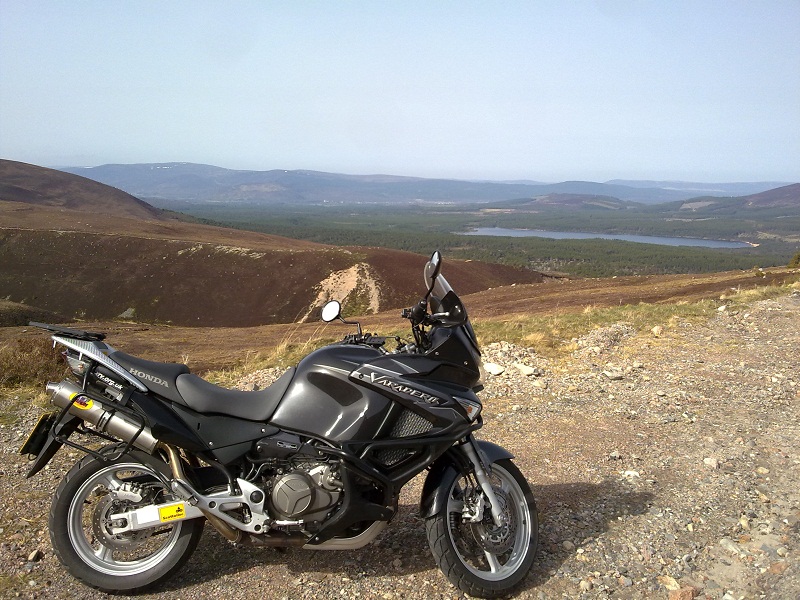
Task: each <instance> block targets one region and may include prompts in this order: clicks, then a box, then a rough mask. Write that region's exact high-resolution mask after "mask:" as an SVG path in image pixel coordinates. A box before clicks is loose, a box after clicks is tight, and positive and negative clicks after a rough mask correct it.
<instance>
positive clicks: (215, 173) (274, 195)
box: [62, 163, 770, 208]
mask: <svg viewBox="0 0 800 600" xmlns="http://www.w3.org/2000/svg"><path fill="white" fill-rule="evenodd" d="M62 170H63V171H66V172H68V173H74V174H78V175H82V176H84V177H89V178H91V179H94V180H96V181H99V182H102V183H105V184H107V185H111V186H114V187H117V188H119V189H122V190H125V191H126V192H128V193H130V194H133V195H134V196H137V197H139V198H146V199H148V200H149V201H150V202H152V203H154V204H155V205H157V206H161V207H168V208H180V206H181V203H205V202H236V203H258V204H261V203H284V204H287V203H288V204H306V203H308V204H322V203H409V202H422V203H424V202H430V203H454V204H457V203H471V202H472V203H474V202H497V201H502V200H510V199H515V198H534V197H538V196H547V195H550V194H582V195H590V196H608V197H612V198H617V199H619V200H622V201H625V202H640V203H644V204H653V203H661V202H672V201H679V200H688V199H690V198H692V197H695V196H698V195H699V194H700V193H703V194H710V195H714V196H717V195H718V196H730V195H732V194H731V190H732V189H733V188H729V187H726V186H728V185H729V184H719V185H718V184H714V187H715V188H719V191H703V192H698V190H697V189H695V187H696V186H697V185H700V184H687V186H686V189H681V186H680V185H679V184H678V183H675V182H660V183H659V182H652V184H653V185H649V183H648V182H625V183H620V182H613V181H612V182H607V183H596V182H591V181H566V182H563V183H554V184H542V183H535V182H492V181H461V180H451V179H423V178H417V177H399V176H392V175H342V174H336V173H323V172H319V171H302V170H301V171H287V170H272V171H239V170H231V169H223V168H220V167H215V166H211V165H200V164H193V163H154V164H133V165H103V166H99V167H65V168H63V169H62ZM661 183H664V184H666V183H669V185H668V186H667V185H661ZM645 184H646V185H645ZM731 185H733V184H731ZM735 185H751V186H755V187H754V188H752V189H748V191H747V192H745V193H754V192H761V191H765V190H767V189H769V185H770V184H735ZM765 186H766V187H765Z"/></svg>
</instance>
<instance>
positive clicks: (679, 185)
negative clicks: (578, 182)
mask: <svg viewBox="0 0 800 600" xmlns="http://www.w3.org/2000/svg"><path fill="white" fill-rule="evenodd" d="M606 183H607V184H609V185H623V186H627V187H633V188H658V189H662V190H673V191H676V190H677V191H682V192H688V193H691V194H693V195H694V196H746V195H749V194H758V193H759V192H764V191H767V190H772V189H775V188H778V187H784V186H787V185H789V182H787V181H756V182H740V183H697V182H691V181H649V180H641V181H637V180H628V179H612V180H611V181H606Z"/></svg>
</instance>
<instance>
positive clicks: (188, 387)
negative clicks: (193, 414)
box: [176, 367, 295, 421]
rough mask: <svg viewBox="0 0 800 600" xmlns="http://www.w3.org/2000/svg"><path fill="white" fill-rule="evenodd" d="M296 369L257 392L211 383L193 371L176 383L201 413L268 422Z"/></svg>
mask: <svg viewBox="0 0 800 600" xmlns="http://www.w3.org/2000/svg"><path fill="white" fill-rule="evenodd" d="M294 372H295V368H294V367H291V368H290V369H288V370H287V371H286V372H285V373H284V374H283V375H281V376H280V377H279V378H278V379H277V380H276V381H275V382H274V383H273V384H272V385H270V386H269V387H267V388H266V389H263V390H258V391H255V392H242V391H239V390H229V389H227V388H223V387H220V386H218V385H214V384H213V383H209V382H208V381H205V380H204V379H201V378H200V377H198V376H197V375H194V374H192V373H187V374H183V375H179V376H178V379H177V381H176V385H177V389H178V392H179V393H180V395H181V396H182V397H183V403H184V404H185V405H186V406H188V407H189V408H191V409H192V410H195V411H197V412H199V413H213V414H219V415H227V416H230V417H237V418H239V419H247V420H248V421H266V420H267V419H269V417H271V416H272V413H274V412H275V409H276V408H278V403H279V402H280V401H281V398H283V395H284V394H285V393H286V389H287V388H288V387H289V384H290V383H291V382H292V377H294Z"/></svg>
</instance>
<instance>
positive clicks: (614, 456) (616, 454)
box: [608, 450, 622, 460]
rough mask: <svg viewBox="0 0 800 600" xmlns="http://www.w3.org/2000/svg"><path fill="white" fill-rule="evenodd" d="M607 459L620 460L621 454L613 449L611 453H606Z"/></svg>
mask: <svg viewBox="0 0 800 600" xmlns="http://www.w3.org/2000/svg"><path fill="white" fill-rule="evenodd" d="M608 460H622V454H621V453H620V451H619V450H614V451H613V452H612V453H611V454H609V455H608Z"/></svg>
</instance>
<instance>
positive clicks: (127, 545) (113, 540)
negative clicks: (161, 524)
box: [92, 494, 153, 550]
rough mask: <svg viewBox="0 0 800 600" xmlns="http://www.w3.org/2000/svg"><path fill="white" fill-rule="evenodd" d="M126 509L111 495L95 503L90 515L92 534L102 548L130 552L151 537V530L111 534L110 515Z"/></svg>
mask: <svg viewBox="0 0 800 600" xmlns="http://www.w3.org/2000/svg"><path fill="white" fill-rule="evenodd" d="M126 504H127V503H126ZM127 508H128V507H127V506H124V505H123V503H121V502H118V501H117V500H115V499H114V498H113V497H112V495H111V494H106V495H105V496H103V497H102V498H100V499H99V500H98V501H97V504H96V505H95V507H94V512H93V513H92V533H93V534H94V537H95V539H96V540H97V541H98V542H100V543H101V544H102V545H103V546H106V547H108V548H113V549H114V550H132V549H134V548H136V547H137V546H139V545H140V544H142V543H143V542H144V541H145V540H147V538H149V537H150V536H151V535H152V532H153V530H152V529H142V530H140V531H128V532H126V533H120V534H114V533H111V530H110V528H111V525H112V521H111V519H110V518H109V517H110V515H113V514H117V513H121V512H124V511H125V510H126V509H127Z"/></svg>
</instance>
